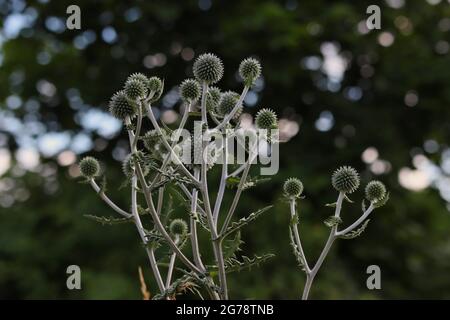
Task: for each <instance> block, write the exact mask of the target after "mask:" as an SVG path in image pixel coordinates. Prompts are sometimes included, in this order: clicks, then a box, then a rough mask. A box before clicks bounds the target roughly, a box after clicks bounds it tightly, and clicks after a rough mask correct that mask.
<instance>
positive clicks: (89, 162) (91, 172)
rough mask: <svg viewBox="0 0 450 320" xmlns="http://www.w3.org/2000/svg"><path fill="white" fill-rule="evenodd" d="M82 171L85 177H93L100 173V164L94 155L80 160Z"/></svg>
mask: <svg viewBox="0 0 450 320" xmlns="http://www.w3.org/2000/svg"><path fill="white" fill-rule="evenodd" d="M79 166H80V172H81V175H82V176H83V177H86V178H88V179H92V178H94V177H97V176H98V175H99V174H100V164H99V163H98V160H97V159H95V158H93V157H84V158H83V159H81V161H80V164H79Z"/></svg>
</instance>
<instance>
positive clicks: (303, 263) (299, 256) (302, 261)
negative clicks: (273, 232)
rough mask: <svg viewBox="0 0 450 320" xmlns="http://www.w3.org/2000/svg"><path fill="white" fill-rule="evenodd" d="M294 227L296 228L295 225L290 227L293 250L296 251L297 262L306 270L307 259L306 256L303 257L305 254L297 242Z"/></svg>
mask: <svg viewBox="0 0 450 320" xmlns="http://www.w3.org/2000/svg"><path fill="white" fill-rule="evenodd" d="M292 228H295V227H290V228H289V239H290V244H291V247H292V250H293V252H294V256H295V258H296V260H297V263H298V265H299V267H300V268H301V269H302V270H303V271H305V270H306V261H305V258H304V257H303V255H302V254H301V252H300V250H299V248H298V246H297V244H296V243H295V240H294V232H293V231H292Z"/></svg>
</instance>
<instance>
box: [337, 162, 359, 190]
mask: <svg viewBox="0 0 450 320" xmlns="http://www.w3.org/2000/svg"><path fill="white" fill-rule="evenodd" d="M359 183H360V180H359V174H358V172H357V171H356V170H355V169H353V168H352V167H349V166H343V167H340V168H339V169H337V170H335V171H334V172H333V175H332V176H331V184H332V185H333V187H334V188H335V189H336V190H337V191H339V192H344V193H352V192H354V191H356V189H358V187H359Z"/></svg>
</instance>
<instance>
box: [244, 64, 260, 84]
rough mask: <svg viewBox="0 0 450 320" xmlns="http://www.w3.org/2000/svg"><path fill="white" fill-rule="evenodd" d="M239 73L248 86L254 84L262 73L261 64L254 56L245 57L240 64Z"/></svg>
mask: <svg viewBox="0 0 450 320" xmlns="http://www.w3.org/2000/svg"><path fill="white" fill-rule="evenodd" d="M239 75H240V76H241V78H242V79H243V80H244V83H245V85H246V86H249V87H250V86H252V85H253V84H254V83H255V80H256V79H258V78H259V76H260V75H261V64H260V63H259V61H258V60H256V59H254V58H247V59H244V60H243V61H242V62H241V64H240V65H239Z"/></svg>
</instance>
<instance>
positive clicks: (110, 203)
mask: <svg viewBox="0 0 450 320" xmlns="http://www.w3.org/2000/svg"><path fill="white" fill-rule="evenodd" d="M89 183H90V184H91V186H92V188H93V189H94V191H95V192H96V193H97V194H98V195H99V196H100V198H101V199H102V200H103V201H105V202H106V204H107V205H108V206H110V207H111V209H113V210H114V211H115V212H117V213H118V214H120V215H122V216H124V217H125V218H131V216H132V215H131V213H128V212H126V211H125V210H123V209H121V208H119V206H118V205H116V204H115V203H114V202H113V201H112V200H111V199H109V198H108V196H107V195H106V194H105V193H104V192H103V191H101V189H100V187H99V186H98V184H97V182H95V180H94V179H91V180H89Z"/></svg>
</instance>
